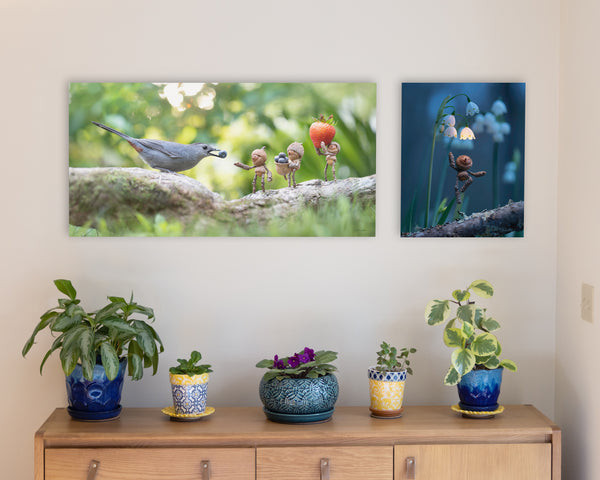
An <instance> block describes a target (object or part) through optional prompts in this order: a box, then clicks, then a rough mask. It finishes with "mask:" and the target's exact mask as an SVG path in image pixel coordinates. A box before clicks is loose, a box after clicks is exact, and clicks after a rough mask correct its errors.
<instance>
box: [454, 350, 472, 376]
mask: <svg viewBox="0 0 600 480" xmlns="http://www.w3.org/2000/svg"><path fill="white" fill-rule="evenodd" d="M451 362H452V366H453V367H454V369H455V370H456V371H457V372H458V374H459V375H460V376H461V377H462V376H463V375H466V374H467V373H469V372H470V371H471V370H472V369H473V367H474V366H475V355H473V352H471V351H470V350H467V349H466V348H457V349H456V350H454V351H453V352H452V356H451Z"/></svg>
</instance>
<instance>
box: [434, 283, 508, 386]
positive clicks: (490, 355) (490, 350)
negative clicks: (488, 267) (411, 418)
mask: <svg viewBox="0 0 600 480" xmlns="http://www.w3.org/2000/svg"><path fill="white" fill-rule="evenodd" d="M473 293H474V294H476V295H478V296H479V297H481V298H490V297H491V296H492V295H494V288H493V287H492V285H491V284H490V283H489V282H488V281H486V280H475V281H474V282H472V283H471V285H469V286H468V287H467V289H466V290H454V291H453V292H452V298H453V299H450V300H432V301H431V302H429V303H428V304H427V306H426V307H425V319H426V320H427V323H428V324H429V325H438V324H440V323H443V322H446V321H448V319H449V318H450V317H451V313H452V304H456V305H457V308H456V314H455V316H453V317H452V318H450V320H449V321H448V323H446V326H445V328H444V343H445V344H446V345H447V346H448V347H451V348H454V349H455V350H454V351H453V352H452V356H451V365H450V369H449V370H448V373H447V374H446V377H445V378H444V384H446V385H456V384H457V383H458V382H459V381H460V379H461V378H462V377H463V376H464V375H466V374H467V373H469V372H470V371H471V370H473V369H488V370H493V369H495V368H498V367H504V368H506V369H507V370H510V371H512V372H515V371H516V370H517V365H516V364H515V362H513V361H512V360H506V359H505V360H500V358H499V357H500V354H501V353H502V347H501V346H500V342H499V341H498V339H497V338H496V336H495V335H494V334H493V333H492V332H494V331H496V330H498V329H499V328H500V324H499V323H498V322H497V321H496V320H495V319H494V318H492V317H489V316H488V314H487V309H485V308H483V307H480V306H478V305H476V304H475V301H473V300H471V294H473Z"/></svg>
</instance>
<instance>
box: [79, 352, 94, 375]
mask: <svg viewBox="0 0 600 480" xmlns="http://www.w3.org/2000/svg"><path fill="white" fill-rule="evenodd" d="M95 365H96V356H95V355H94V358H93V359H92V358H91V357H90V356H88V355H85V354H83V352H82V354H81V369H82V371H83V378H85V379H87V380H90V381H91V380H93V379H94V366H95Z"/></svg>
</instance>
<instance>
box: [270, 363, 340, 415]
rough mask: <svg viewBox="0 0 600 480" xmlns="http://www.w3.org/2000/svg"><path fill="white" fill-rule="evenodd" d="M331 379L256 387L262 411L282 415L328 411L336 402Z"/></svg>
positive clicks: (335, 386) (274, 382) (335, 387)
mask: <svg viewBox="0 0 600 480" xmlns="http://www.w3.org/2000/svg"><path fill="white" fill-rule="evenodd" d="M338 393H339V386H338V382H337V378H335V375H333V374H331V373H330V374H328V375H324V376H322V377H318V378H284V379H283V380H277V379H276V378H272V379H271V380H269V381H267V382H265V380H264V378H263V379H261V381H260V385H259V395H260V399H261V401H262V403H263V405H264V406H265V409H267V410H269V411H270V412H276V413H283V414H295V415H298V414H300V415H302V414H315V413H322V412H327V411H332V410H333V406H334V404H335V402H336V400H337V398H338Z"/></svg>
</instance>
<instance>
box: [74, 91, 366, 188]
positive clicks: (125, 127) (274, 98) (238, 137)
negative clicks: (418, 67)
mask: <svg viewBox="0 0 600 480" xmlns="http://www.w3.org/2000/svg"><path fill="white" fill-rule="evenodd" d="M69 101H70V105H69V165H70V166H71V167H145V168H147V167H146V165H145V164H144V162H143V161H142V160H141V159H140V158H139V157H138V155H137V153H136V152H135V151H134V150H133V149H132V148H131V147H130V146H129V145H128V144H127V142H125V141H123V140H122V139H121V138H119V137H117V136H116V135H111V134H109V133H108V132H103V131H101V130H100V129H98V128H97V127H96V126H94V125H93V124H92V123H91V122H92V120H94V121H97V122H101V123H105V124H107V125H110V126H111V127H113V128H116V129H117V130H121V131H123V132H125V133H127V134H128V135H131V136H133V137H136V138H157V139H161V140H171V141H177V142H180V143H192V142H204V143H211V144H213V145H216V146H218V147H219V148H222V149H225V150H227V151H228V153H229V155H228V157H227V158H226V159H225V160H221V159H216V158H215V159H213V158H211V159H207V160H205V161H203V162H200V164H199V165H198V166H196V167H194V168H193V169H192V170H189V171H188V172H186V174H187V175H189V176H191V177H193V178H196V179H197V180H199V181H201V182H202V183H204V184H205V185H206V186H208V187H209V188H210V189H211V190H213V191H216V192H218V193H219V194H221V195H222V196H223V197H224V198H226V199H232V198H239V197H242V196H244V195H246V194H248V193H250V192H251V191H252V186H251V182H252V178H253V173H252V172H246V171H244V170H241V169H239V168H236V167H234V166H233V163H235V162H236V161H239V162H242V163H246V164H249V163H250V154H251V152H252V150H254V149H255V148H260V147H262V146H263V145H264V146H266V147H267V153H268V155H269V161H268V163H267V166H268V167H269V168H270V169H271V170H273V171H274V167H273V158H274V156H275V155H277V154H278V153H279V152H285V151H286V149H287V146H288V145H289V144H290V143H292V142H294V141H299V142H302V143H303V144H304V148H305V155H304V157H303V160H302V167H301V169H300V170H299V171H298V173H297V175H296V180H297V181H299V182H302V181H306V180H310V179H313V178H322V175H323V169H324V166H325V161H324V157H319V156H318V155H317V154H316V152H315V150H314V148H313V146H312V143H311V141H310V138H309V136H308V128H309V126H310V124H311V123H312V121H313V117H318V116H319V115H320V114H325V115H326V116H329V115H330V114H333V116H334V118H335V120H336V129H337V133H336V136H335V140H336V141H337V142H338V143H339V144H340V145H341V151H340V154H339V155H338V157H337V158H338V163H337V165H336V170H337V172H338V178H340V179H342V178H348V177H363V176H367V175H371V174H374V173H375V154H376V152H375V144H376V142H375V138H376V127H375V114H376V86H375V84H374V83H253V84H248V83H220V84H168V85H167V84H152V83H72V84H71V85H70V88H69ZM286 185H287V183H286V182H285V180H284V179H283V177H281V176H279V175H277V174H276V173H275V172H274V175H273V182H271V183H270V184H268V187H267V188H269V189H275V188H283V187H285V186H286Z"/></svg>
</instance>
